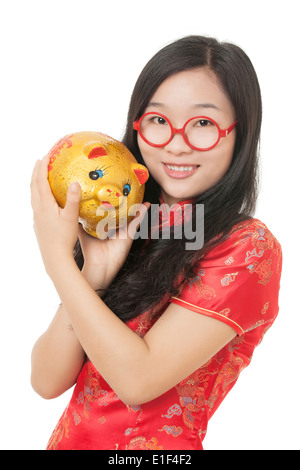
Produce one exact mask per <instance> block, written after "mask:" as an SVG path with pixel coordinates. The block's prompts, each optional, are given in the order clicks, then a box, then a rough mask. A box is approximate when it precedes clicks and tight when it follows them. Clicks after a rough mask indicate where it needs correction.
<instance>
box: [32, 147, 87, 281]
mask: <svg viewBox="0 0 300 470" xmlns="http://www.w3.org/2000/svg"><path fill="white" fill-rule="evenodd" d="M48 164H49V157H48V156H46V157H44V158H43V160H38V161H37V162H36V165H35V167H34V170H33V174H32V179H31V205H32V209H33V214H34V230H35V234H36V237H37V240H38V244H39V248H40V251H41V254H42V258H43V261H44V264H45V268H46V270H47V272H48V273H49V271H51V268H52V265H53V264H59V263H60V261H61V257H63V256H69V257H73V248H74V245H75V242H76V240H77V236H78V213H79V202H80V196H81V190H80V185H79V184H78V183H72V184H71V185H70V187H69V189H68V194H67V202H66V205H65V207H64V209H62V208H60V207H59V206H58V204H57V202H56V200H55V198H54V196H53V194H52V191H51V188H50V185H49V182H48Z"/></svg>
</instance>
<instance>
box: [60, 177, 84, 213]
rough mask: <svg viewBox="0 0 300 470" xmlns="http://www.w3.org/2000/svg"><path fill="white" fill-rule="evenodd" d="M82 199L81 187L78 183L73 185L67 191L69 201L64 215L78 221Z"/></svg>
mask: <svg viewBox="0 0 300 470" xmlns="http://www.w3.org/2000/svg"><path fill="white" fill-rule="evenodd" d="M80 199H81V187H80V184H79V183H77V182H76V181H75V182H73V183H71V184H70V186H69V188H68V191H67V201H66V204H65V207H64V209H63V214H64V216H65V217H67V218H68V219H78V216H79V203H80Z"/></svg>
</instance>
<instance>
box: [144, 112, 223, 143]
mask: <svg viewBox="0 0 300 470" xmlns="http://www.w3.org/2000/svg"><path fill="white" fill-rule="evenodd" d="M140 132H141V134H142V135H143V136H144V138H145V139H146V140H147V141H148V142H150V143H152V144H154V145H164V144H166V143H167V142H168V141H169V140H170V139H171V136H172V129H171V126H170V124H169V123H168V121H166V120H165V119H164V118H163V117H162V116H159V115H157V114H148V115H146V116H145V117H144V118H143V119H142V121H141V124H140ZM185 135H186V138H187V140H188V141H189V143H190V144H191V145H193V146H194V147H197V148H201V149H205V148H209V147H211V146H213V145H214V144H215V143H216V142H217V140H218V138H219V130H218V128H217V126H216V125H215V124H214V123H213V122H212V121H209V120H208V119H206V118H200V117H196V118H195V119H192V120H191V121H189V122H188V123H187V125H186V127H185Z"/></svg>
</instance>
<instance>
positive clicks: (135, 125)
mask: <svg viewBox="0 0 300 470" xmlns="http://www.w3.org/2000/svg"><path fill="white" fill-rule="evenodd" d="M149 114H155V115H156V116H158V117H162V118H163V119H165V121H166V122H167V123H168V124H169V126H170V128H171V137H170V139H169V140H168V141H167V142H165V143H164V144H153V143H152V142H150V141H149V140H147V139H146V137H145V136H144V135H143V134H142V132H141V130H140V125H141V122H142V120H143V119H144V117H145V116H148V115H149ZM198 118H199V119H200V118H201V119H205V120H207V121H210V122H212V123H213V124H214V125H215V126H216V128H217V129H218V134H219V137H218V139H217V141H216V142H215V143H214V144H213V145H211V146H210V147H207V148H199V147H195V146H194V145H192V144H191V143H190V141H189V140H188V137H187V135H186V134H185V128H186V126H187V125H188V123H189V122H191V121H193V119H198ZM237 123H238V121H235V122H234V123H233V124H231V126H229V127H228V128H227V129H221V128H220V126H219V125H218V123H217V122H216V121H215V120H214V119H212V118H210V117H208V116H194V117H192V118H190V119H188V120H187V121H186V123H185V124H184V126H183V127H182V128H181V129H176V127H173V125H172V123H171V121H170V119H168V118H167V117H166V116H165V115H164V114H161V113H153V112H148V113H145V114H143V115H142V116H141V117H140V119H136V120H135V121H134V123H133V129H134V130H136V131H138V133H139V135H140V137H141V138H142V139H143V140H144V142H146V144H148V145H151V146H152V147H165V146H166V145H168V144H169V143H170V142H171V140H172V139H173V137H174V135H175V134H180V135H182V137H183V139H184V141H185V143H186V144H187V145H188V146H189V147H191V148H192V149H193V150H198V151H200V152H206V151H208V150H211V149H213V148H214V147H216V145H218V143H219V142H220V140H221V139H222V138H223V137H227V136H228V135H229V134H230V132H231V131H232V130H233V129H234V128H235V127H236V125H237Z"/></svg>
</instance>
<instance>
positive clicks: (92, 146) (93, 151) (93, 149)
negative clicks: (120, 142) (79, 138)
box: [83, 142, 107, 160]
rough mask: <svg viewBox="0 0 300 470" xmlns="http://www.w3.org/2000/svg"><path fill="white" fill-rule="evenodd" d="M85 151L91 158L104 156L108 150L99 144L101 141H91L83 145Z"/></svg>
mask: <svg viewBox="0 0 300 470" xmlns="http://www.w3.org/2000/svg"><path fill="white" fill-rule="evenodd" d="M83 153H84V154H85V155H86V156H87V157H88V159H89V160H90V159H91V158H98V157H104V156H105V155H107V152H106V150H105V148H104V147H102V146H101V145H99V142H89V143H88V144H85V146H84V147H83Z"/></svg>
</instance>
